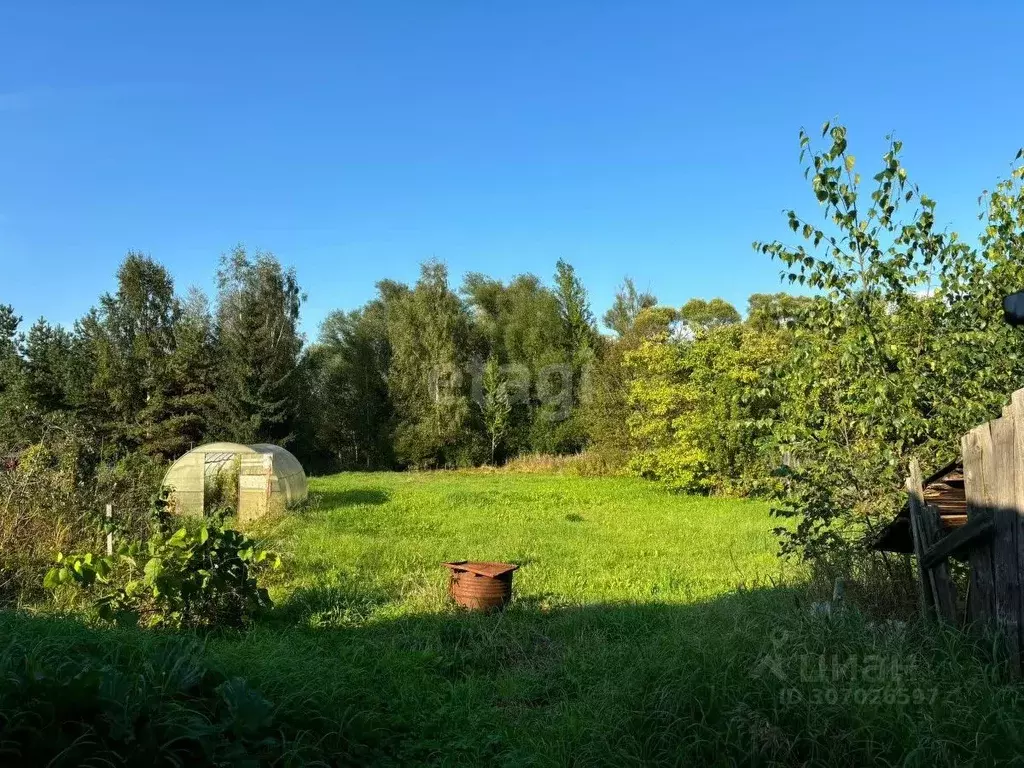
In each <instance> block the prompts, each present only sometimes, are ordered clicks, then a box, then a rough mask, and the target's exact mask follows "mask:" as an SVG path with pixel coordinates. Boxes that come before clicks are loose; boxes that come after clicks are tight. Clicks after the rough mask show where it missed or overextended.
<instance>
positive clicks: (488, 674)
mask: <svg viewBox="0 0 1024 768" xmlns="http://www.w3.org/2000/svg"><path fill="white" fill-rule="evenodd" d="M312 491H313V493H314V495H315V499H314V503H313V504H312V507H311V509H309V510H307V511H304V512H302V513H301V514H299V515H296V516H294V517H292V518H289V519H287V520H286V521H285V522H284V523H283V524H281V525H280V526H279V527H278V528H277V529H276V530H275V532H274V536H273V539H274V541H273V544H274V546H276V547H278V548H279V549H280V550H281V551H282V552H283V553H284V555H285V557H286V559H287V563H288V566H287V569H286V572H285V573H284V574H283V575H282V576H281V577H280V581H279V583H276V584H275V585H274V588H273V595H274V597H275V599H276V601H277V614H276V617H275V618H274V619H273V620H272V621H270V622H269V623H265V624H263V625H262V626H261V627H259V628H257V629H256V630H254V631H250V632H249V633H248V634H246V635H245V636H244V638H242V639H238V638H231V639H225V640H223V641H215V642H213V643H212V645H211V647H210V651H211V654H212V656H213V658H214V659H215V661H216V663H217V664H218V665H220V666H221V668H222V669H224V670H225V672H227V673H228V674H245V675H247V676H248V677H249V679H250V680H251V681H252V682H253V683H254V684H255V685H257V686H258V687H260V688H261V689H262V690H263V691H264V692H266V693H267V695H268V696H270V697H271V698H273V699H275V700H281V701H291V702H300V703H301V704H300V708H304V709H305V710H306V711H309V712H315V713H317V714H318V715H319V716H321V717H322V718H323V720H322V721H320V723H319V724H318V725H317V726H316V730H318V731H323V730H327V731H331V732H332V733H333V735H332V737H331V739H332V743H336V742H335V740H340V743H341V744H343V745H344V748H345V750H346V754H347V756H348V758H349V759H352V760H355V761H357V762H372V763H378V764H384V763H392V764H405V763H433V764H444V765H474V766H475V765H490V764H498V765H509V766H513V765H648V764H664V765H693V764H700V763H708V764H730V763H765V764H769V763H780V764H794V765H798V764H799V765H802V764H806V763H807V762H809V761H810V762H814V761H825V762H829V763H831V764H845V765H863V764H865V763H867V762H870V761H876V760H880V761H887V762H889V763H892V764H900V763H903V762H906V763H908V764H921V765H924V764H929V761H939V762H946V761H952V760H957V761H961V762H971V761H972V760H977V761H978V762H980V763H986V762H988V761H989V760H991V759H994V758H995V757H996V756H1003V755H1005V756H1009V755H1019V754H1021V751H1022V748H1024V737H1022V734H1024V728H1022V725H1024V706H1022V705H1021V701H1020V696H1019V693H1018V691H1017V689H1016V688H1012V687H1002V686H1000V685H999V684H998V683H997V682H996V681H995V677H994V674H993V672H992V670H991V669H990V668H988V667H986V666H985V665H984V664H983V663H982V662H981V661H980V660H979V656H978V654H977V653H975V652H974V651H973V650H972V649H970V648H968V647H967V642H966V640H964V638H962V637H960V636H957V635H953V634H951V633H950V634H941V633H935V632H933V631H931V630H930V629H929V628H926V627H925V628H918V627H915V626H910V627H899V626H896V627H888V626H886V627H876V626H872V625H871V624H870V623H869V622H868V621H866V620H865V619H864V618H863V617H862V616H860V615H859V614H857V613H855V612H849V613H847V614H844V615H841V616H833V617H829V616H822V615H819V614H815V613H813V612H812V611H811V610H810V606H809V605H808V601H807V600H806V599H805V597H804V596H803V594H802V592H801V590H800V588H799V586H798V585H799V582H800V574H799V572H795V571H792V569H790V572H787V570H786V569H784V568H783V566H782V563H781V561H780V560H779V559H778V558H777V557H776V554H775V550H776V543H775V539H774V535H773V534H772V532H771V529H772V527H773V526H774V525H775V521H774V520H773V519H772V518H771V517H770V516H769V514H768V508H767V505H766V504H763V503H757V502H751V501H738V500H726V499H707V498H693V497H685V496H678V495H672V494H669V493H667V492H665V491H664V490H661V489H660V488H658V487H657V486H655V485H653V484H650V483H646V482H643V481H641V480H636V479H627V478H593V479H591V478H573V477H564V476H539V475H513V474H504V473H434V474H412V473H409V474H344V475H337V476H334V477H329V478H323V479H318V480H315V481H314V482H313V484H312ZM467 558H468V559H481V560H504V561H510V562H515V563H518V564H520V565H521V566H522V567H521V569H520V570H519V571H518V572H517V573H516V575H515V580H514V585H515V598H514V601H513V603H512V605H511V606H510V607H509V609H508V610H507V611H505V612H504V613H503V614H500V615H493V616H480V615H472V614H468V613H466V612H464V611H460V610H459V609H457V608H456V607H454V606H452V605H451V604H450V603H449V601H448V599H447V597H446V594H445V584H446V581H445V580H446V571H445V569H443V568H442V567H441V566H440V563H441V562H443V561H445V560H452V559H467ZM289 707H292V708H294V705H289ZM965 709H966V710H967V711H968V712H969V714H967V715H965V714H964V711H965Z"/></svg>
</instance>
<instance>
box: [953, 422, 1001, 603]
mask: <svg viewBox="0 0 1024 768" xmlns="http://www.w3.org/2000/svg"><path fill="white" fill-rule="evenodd" d="M983 435H984V436H986V437H987V435H988V425H987V424H983V425H981V426H980V427H976V428H975V429H972V430H971V431H970V432H968V433H967V434H966V435H964V437H963V439H962V440H961V441H960V447H961V450H962V455H963V458H964V492H965V494H966V497H967V521H968V523H971V522H972V521H973V520H974V519H975V518H978V517H981V518H986V517H988V516H989V514H990V510H991V507H992V505H991V503H990V502H989V492H988V485H987V476H986V465H985V463H984V456H983V454H982V448H981V442H982V439H983ZM970 565H971V578H970V592H969V598H968V601H967V613H968V617H969V618H970V620H971V621H973V622H986V621H988V620H989V619H990V618H991V617H992V616H994V615H995V607H994V603H995V597H994V595H993V585H992V548H991V546H987V545H986V546H979V547H975V548H974V549H973V550H972V551H971V556H970Z"/></svg>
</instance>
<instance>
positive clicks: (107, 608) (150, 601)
mask: <svg viewBox="0 0 1024 768" xmlns="http://www.w3.org/2000/svg"><path fill="white" fill-rule="evenodd" d="M280 565H281V559H280V557H279V556H277V555H275V554H273V553H270V552H267V551H266V550H262V549H259V548H258V547H257V546H256V544H255V543H254V542H252V541H251V540H249V539H248V538H246V537H245V536H244V535H243V534H241V533H239V532H238V531H235V530H231V529H226V528H221V527H219V526H214V525H204V526H202V527H200V528H199V529H198V530H196V531H189V530H188V529H187V528H179V529H178V530H176V531H175V532H174V533H172V534H170V535H169V536H168V535H165V534H163V533H161V532H156V533H154V534H153V535H152V536H151V537H150V538H149V540H148V541H147V542H146V543H145V544H144V545H143V544H139V543H138V542H134V543H131V544H126V545H122V546H121V547H120V548H119V549H118V551H117V552H116V553H115V554H113V555H109V556H99V555H94V554H92V553H86V554H81V555H66V556H65V555H64V554H63V553H58V555H57V564H56V565H55V566H54V567H53V568H51V569H50V570H49V571H48V572H47V574H46V577H45V579H44V580H43V586H44V587H45V588H46V589H49V590H55V589H58V588H59V587H61V586H64V585H70V586H75V587H78V588H81V589H83V590H86V591H88V592H90V593H91V592H93V591H96V592H98V593H99V594H97V595H96V596H95V597H94V599H93V605H94V606H95V607H96V608H97V610H98V613H99V616H100V618H101V619H104V620H106V621H117V622H118V623H131V624H139V625H140V626H144V627H173V628H175V629H181V628H210V627H221V626H227V627H238V626H243V625H244V624H245V623H246V622H247V621H248V620H249V619H250V618H252V616H254V615H255V614H257V613H258V612H260V611H262V610H264V609H266V608H268V607H269V606H270V604H271V602H270V597H269V596H268V594H267V591H266V589H264V588H262V587H259V586H258V585H257V582H256V577H257V575H258V573H259V572H260V571H261V570H263V569H265V568H267V567H273V568H279V567H280Z"/></svg>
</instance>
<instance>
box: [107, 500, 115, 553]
mask: <svg viewBox="0 0 1024 768" xmlns="http://www.w3.org/2000/svg"><path fill="white" fill-rule="evenodd" d="M113 519H114V505H113V504H107V526H108V527H109V525H110V523H111V522H112V521H113ZM112 554H114V532H113V531H110V530H108V531H107V557H109V556H110V555H112Z"/></svg>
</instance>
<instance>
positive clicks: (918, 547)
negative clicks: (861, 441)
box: [907, 459, 936, 619]
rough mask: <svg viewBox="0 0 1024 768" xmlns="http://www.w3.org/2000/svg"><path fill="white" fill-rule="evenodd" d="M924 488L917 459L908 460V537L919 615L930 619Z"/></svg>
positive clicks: (931, 595) (932, 598)
mask: <svg viewBox="0 0 1024 768" xmlns="http://www.w3.org/2000/svg"><path fill="white" fill-rule="evenodd" d="M923 496H924V488H923V486H922V479H921V465H920V464H918V463H917V459H911V460H910V476H909V477H907V503H908V507H909V508H910V532H911V533H910V535H911V538H912V539H913V541H914V554H915V555H917V576H918V581H919V582H920V587H921V615H923V616H924V617H925V618H927V619H930V618H934V617H935V616H936V609H935V593H934V592H933V591H932V582H931V578H929V575H928V569H927V568H925V567H924V564H923V560H924V550H925V543H924V537H925V532H924V529H923V525H922V523H921V514H922V510H923V508H924V504H923V501H922V497H923Z"/></svg>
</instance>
